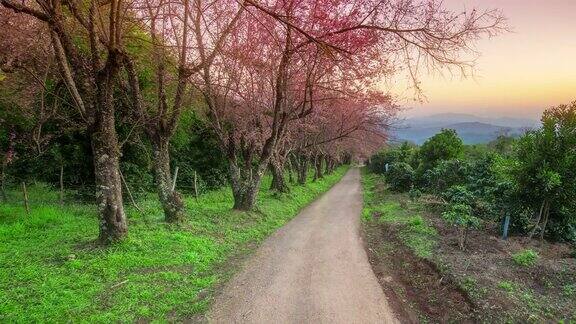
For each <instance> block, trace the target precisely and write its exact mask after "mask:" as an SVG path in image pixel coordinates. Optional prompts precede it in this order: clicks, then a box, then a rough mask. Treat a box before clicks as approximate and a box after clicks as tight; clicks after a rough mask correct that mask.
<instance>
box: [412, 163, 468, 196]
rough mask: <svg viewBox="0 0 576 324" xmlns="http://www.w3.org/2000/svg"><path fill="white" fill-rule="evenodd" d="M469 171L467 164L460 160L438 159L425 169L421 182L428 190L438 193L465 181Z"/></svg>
mask: <svg viewBox="0 0 576 324" xmlns="http://www.w3.org/2000/svg"><path fill="white" fill-rule="evenodd" d="M468 173H469V164H468V163H467V162H464V161H461V160H447V161H440V162H438V164H437V165H436V166H435V167H434V168H432V169H430V170H426V171H425V172H424V175H423V178H422V180H423V184H425V186H426V188H427V189H428V190H429V191H432V192H436V193H440V192H443V191H445V190H446V189H448V188H449V187H451V186H454V185H458V184H463V183H465V182H466V177H467V174H468Z"/></svg>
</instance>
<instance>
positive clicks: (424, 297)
mask: <svg viewBox="0 0 576 324" xmlns="http://www.w3.org/2000/svg"><path fill="white" fill-rule="evenodd" d="M398 226H401V225H398ZM395 227H397V226H395V225H391V224H382V223H378V222H375V221H374V222H367V223H364V230H363V232H364V239H365V244H366V247H367V252H368V258H369V261H370V264H371V265H372V269H373V270H374V273H375V274H376V277H377V278H378V281H379V282H380V284H381V286H382V288H383V289H384V292H385V294H386V296H387V297H388V299H389V302H390V305H391V306H392V307H393V308H394V311H395V312H396V314H398V315H399V317H401V318H400V319H401V320H402V322H407V323H420V322H422V321H426V322H428V321H430V322H439V323H449V322H460V323H468V322H473V311H474V305H473V304H472V302H471V301H470V300H469V298H468V296H467V295H466V293H465V292H463V291H462V290H461V289H460V287H459V286H458V285H457V284H456V283H454V281H453V280H452V279H450V278H449V277H448V276H447V275H446V274H442V272H441V271H440V269H438V267H437V266H436V264H434V263H432V262H429V261H428V260H425V259H422V258H420V257H418V256H416V255H414V253H413V252H412V251H411V250H410V249H408V248H407V247H406V246H404V245H403V244H402V242H401V241H400V240H399V238H398V236H397V228H395Z"/></svg>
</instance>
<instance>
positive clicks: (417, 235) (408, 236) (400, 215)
mask: <svg viewBox="0 0 576 324" xmlns="http://www.w3.org/2000/svg"><path fill="white" fill-rule="evenodd" d="M362 188H363V190H364V209H363V212H362V218H363V220H364V221H365V222H373V221H375V222H377V223H380V224H388V225H392V226H395V227H397V228H398V237H399V238H400V240H401V241H402V243H404V244H405V245H406V246H407V247H409V248H410V250H412V252H413V253H414V254H416V255H417V256H419V257H422V258H431V257H432V255H433V251H434V246H435V244H436V238H437V236H438V233H436V230H435V229H434V228H433V227H432V226H430V225H428V224H427V222H426V221H425V220H424V218H423V217H422V216H421V212H422V209H423V207H422V206H421V205H418V204H414V203H408V202H407V201H406V198H405V197H400V195H394V194H392V193H390V192H388V191H387V190H386V189H385V184H384V181H383V179H382V177H381V176H378V175H375V174H371V173H368V172H366V171H365V170H363V172H362Z"/></svg>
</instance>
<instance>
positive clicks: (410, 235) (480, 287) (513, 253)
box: [363, 173, 576, 323]
mask: <svg viewBox="0 0 576 324" xmlns="http://www.w3.org/2000/svg"><path fill="white" fill-rule="evenodd" d="M363 186H364V190H365V210H364V222H363V223H364V229H365V235H367V245H368V248H369V255H370V256H371V258H372V260H371V261H372V266H373V268H374V269H375V270H376V271H380V272H382V276H393V277H394V276H396V277H395V279H397V280H400V281H401V282H402V284H403V286H402V287H400V288H398V287H392V288H393V289H392V290H393V293H395V294H396V295H398V296H399V298H398V299H400V300H402V301H407V302H408V304H409V305H408V306H409V307H410V310H414V311H415V312H416V313H417V314H418V316H420V318H422V317H424V318H425V319H427V320H432V321H439V322H450V321H462V320H465V318H461V317H459V315H460V314H458V313H456V314H453V316H452V315H450V316H448V315H446V314H445V313H443V312H444V311H445V310H454V308H455V307H458V306H462V303H460V302H458V303H456V304H453V305H452V306H450V307H446V301H449V300H452V301H458V298H456V299H454V297H455V296H456V297H457V296H458V295H459V294H460V295H462V297H463V298H464V299H465V301H466V303H467V304H469V307H470V309H469V310H468V316H469V317H468V319H469V320H472V321H479V322H497V323H504V322H565V323H572V322H573V321H575V320H576V260H575V259H574V256H573V255H571V249H570V247H569V246H568V245H566V244H560V243H548V242H540V241H536V240H533V241H527V240H526V239H525V238H517V237H512V238H510V239H509V240H502V239H500V238H499V237H498V230H497V227H498V224H485V226H483V227H481V228H480V229H478V230H473V231H471V232H470V233H469V235H468V240H467V244H466V250H464V251H463V250H461V249H460V248H459V246H458V238H459V232H458V229H457V228H456V227H454V226H451V225H449V224H447V223H446V222H445V221H444V220H443V219H442V217H441V216H440V214H441V213H440V212H439V211H435V210H434V208H432V207H427V206H425V205H423V204H422V203H420V202H418V201H412V200H411V199H409V198H408V195H407V194H395V193H391V192H390V191H388V189H387V187H386V184H385V183H384V180H383V179H382V178H381V177H380V176H376V175H373V174H366V173H364V174H363ZM370 249H371V250H372V251H370ZM407 254H412V255H413V256H415V257H417V259H414V258H412V257H410V256H406V255H407ZM387 263H388V264H391V266H386V264H387ZM398 263H399V264H398ZM402 269H404V271H402ZM377 274H378V272H377ZM434 279H437V280H436V282H434ZM381 283H383V286H386V285H388V286H390V284H389V283H386V282H382V281H381ZM454 286H455V287H454ZM385 289H386V287H385ZM400 307H406V305H405V304H403V305H401V306H400ZM443 307H445V308H444V309H443ZM462 309H463V310H466V307H464V308H462ZM446 316H448V317H446Z"/></svg>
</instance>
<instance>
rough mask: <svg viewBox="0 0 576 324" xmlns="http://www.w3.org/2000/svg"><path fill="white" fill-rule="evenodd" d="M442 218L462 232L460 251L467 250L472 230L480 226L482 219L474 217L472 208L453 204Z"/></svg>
mask: <svg viewBox="0 0 576 324" xmlns="http://www.w3.org/2000/svg"><path fill="white" fill-rule="evenodd" d="M442 218H444V220H445V221H446V222H448V223H449V224H451V225H454V226H456V227H458V228H459V230H460V235H459V236H460V237H459V242H458V244H459V246H460V249H462V250H464V249H465V248H466V238H467V237H468V230H469V229H470V228H477V227H478V226H479V225H480V219H479V218H477V217H474V216H473V215H472V208H470V206H468V205H465V204H452V205H451V206H450V209H449V210H448V211H445V212H444V213H442Z"/></svg>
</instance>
